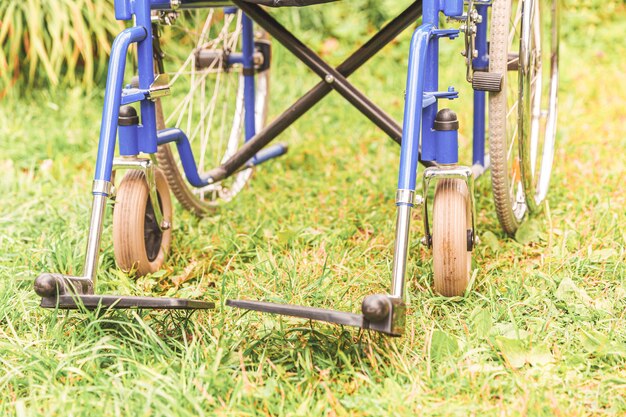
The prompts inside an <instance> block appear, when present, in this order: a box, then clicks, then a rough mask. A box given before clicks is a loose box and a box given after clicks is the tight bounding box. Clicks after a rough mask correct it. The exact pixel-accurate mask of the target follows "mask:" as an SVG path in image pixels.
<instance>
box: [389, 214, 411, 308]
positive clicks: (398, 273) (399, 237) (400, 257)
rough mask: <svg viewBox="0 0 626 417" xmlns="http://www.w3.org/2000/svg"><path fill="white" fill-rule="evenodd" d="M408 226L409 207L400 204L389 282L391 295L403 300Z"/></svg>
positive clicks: (409, 217) (409, 220)
mask: <svg viewBox="0 0 626 417" xmlns="http://www.w3.org/2000/svg"><path fill="white" fill-rule="evenodd" d="M410 225H411V206H410V205H408V204H401V205H399V206H398V214H397V217H396V242H395V245H394V250H393V272H392V281H391V295H392V296H393V297H397V298H400V299H404V287H405V285H404V283H405V275H406V261H407V255H408V248H409V227H410Z"/></svg>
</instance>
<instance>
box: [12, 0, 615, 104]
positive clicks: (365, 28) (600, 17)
mask: <svg viewBox="0 0 626 417" xmlns="http://www.w3.org/2000/svg"><path fill="white" fill-rule="evenodd" d="M408 4H409V3H408V1H407V2H397V1H394V0H351V1H340V2H337V3H336V4H333V5H332V6H329V5H324V6H316V7H314V8H305V9H299V8H287V9H280V10H277V11H275V12H274V13H275V14H276V15H277V16H278V18H279V20H281V21H282V22H284V23H285V25H286V26H287V27H289V28H293V29H294V30H295V31H296V32H297V33H298V35H299V36H301V37H302V38H303V39H304V40H305V41H306V42H308V43H310V44H312V45H313V46H314V47H315V48H316V49H318V51H319V52H321V53H324V52H328V50H331V51H334V50H336V49H337V47H336V46H335V44H337V43H338V41H341V42H342V43H346V44H347V45H353V44H354V45H355V46H356V42H357V40H359V39H362V37H363V36H364V35H365V34H367V33H371V32H374V31H375V30H376V28H378V27H380V26H381V25H382V24H383V23H384V22H385V21H387V20H389V19H390V18H392V17H393V16H394V15H395V14H397V13H398V12H399V11H400V10H401V9H402V8H404V7H406V6H407V5H408ZM625 4H626V3H625V1H624V0H610V1H606V0H564V4H563V6H564V7H562V8H561V10H562V11H563V15H564V16H562V18H566V19H570V20H569V22H568V28H569V33H562V36H563V38H566V39H567V38H570V37H571V38H572V39H568V40H570V41H571V42H572V46H576V47H582V48H586V47H592V46H593V45H594V44H596V45H601V46H602V47H604V45H605V44H604V43H603V38H604V36H603V22H606V21H607V19H608V20H611V21H615V20H617V19H620V18H621V17H622V16H624V10H625ZM311 9H312V10H311ZM124 25H125V23H124V22H118V21H116V20H115V16H114V12H113V0H2V1H0V45H1V48H0V97H3V96H5V95H7V94H9V95H22V94H24V93H25V92H26V91H28V90H29V89H31V88H33V87H57V86H65V87H74V86H79V87H83V88H86V89H91V88H92V87H93V86H94V85H97V84H99V83H101V82H103V80H104V78H105V77H106V64H107V59H108V54H109V52H110V48H111V43H112V40H113V38H114V36H115V35H116V34H117V33H118V32H119V31H120V30H122V29H123V27H124ZM625 29H626V27H625ZM581 33H583V34H585V36H580V34H581ZM572 34H573V35H574V36H571V35H572ZM607 36H608V35H607ZM336 41H337V42H336ZM615 47H618V48H619V46H615ZM342 49H343V48H342ZM342 52H344V51H343V50H342Z"/></svg>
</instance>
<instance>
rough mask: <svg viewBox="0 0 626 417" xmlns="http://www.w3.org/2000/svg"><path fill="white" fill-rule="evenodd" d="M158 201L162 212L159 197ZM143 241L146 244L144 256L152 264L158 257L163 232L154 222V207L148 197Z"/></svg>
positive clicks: (155, 221)
mask: <svg viewBox="0 0 626 417" xmlns="http://www.w3.org/2000/svg"><path fill="white" fill-rule="evenodd" d="M158 199H159V207H161V210H163V204H162V203H161V196H159V197H158ZM161 212H162V211H161ZM143 239H144V242H145V244H146V255H147V257H148V260H149V261H150V262H152V261H154V260H155V259H156V258H157V256H158V255H159V251H160V250H161V242H162V240H163V231H162V230H161V228H160V227H159V224H158V222H157V220H156V215H155V214H154V207H153V206H152V201H151V200H150V197H148V201H147V203H146V214H145V216H144V222H143Z"/></svg>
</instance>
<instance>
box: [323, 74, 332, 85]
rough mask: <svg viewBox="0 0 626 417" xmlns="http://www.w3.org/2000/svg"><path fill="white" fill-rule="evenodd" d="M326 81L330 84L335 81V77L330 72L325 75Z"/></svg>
mask: <svg viewBox="0 0 626 417" xmlns="http://www.w3.org/2000/svg"><path fill="white" fill-rule="evenodd" d="M324 81H326V82H327V83H328V84H332V83H333V82H335V77H333V76H332V75H330V74H326V76H325V77H324Z"/></svg>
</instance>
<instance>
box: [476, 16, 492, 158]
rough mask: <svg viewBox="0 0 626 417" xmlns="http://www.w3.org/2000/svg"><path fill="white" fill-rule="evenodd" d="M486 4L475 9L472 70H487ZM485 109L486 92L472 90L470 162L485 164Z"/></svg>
mask: <svg viewBox="0 0 626 417" xmlns="http://www.w3.org/2000/svg"><path fill="white" fill-rule="evenodd" d="M488 7H489V6H488V5H486V4H478V5H476V10H477V11H478V14H479V15H480V16H481V17H482V21H481V22H480V23H478V25H477V26H478V27H477V28H476V50H477V51H478V56H477V57H476V58H474V59H473V60H472V68H473V69H474V71H488V70H489V51H488V45H487V10H488ZM485 110H486V93H485V92H484V91H477V90H474V128H473V142H472V145H473V146H472V154H473V155H472V162H473V163H474V164H480V165H482V166H485V124H486V123H485Z"/></svg>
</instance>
